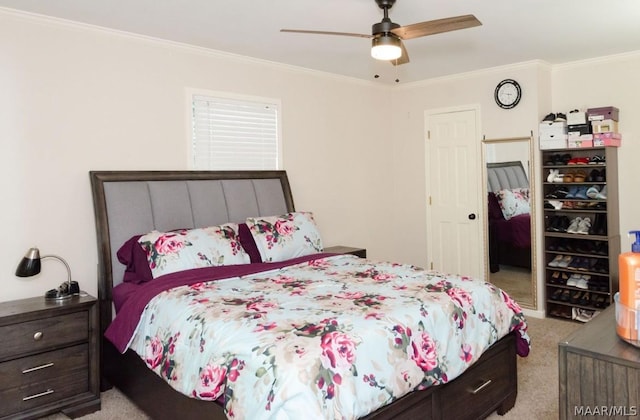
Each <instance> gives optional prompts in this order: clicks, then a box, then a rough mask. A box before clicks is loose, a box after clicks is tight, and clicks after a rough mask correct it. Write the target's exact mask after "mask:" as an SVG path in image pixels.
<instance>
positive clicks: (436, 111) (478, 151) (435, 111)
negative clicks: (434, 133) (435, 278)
mask: <svg viewBox="0 0 640 420" xmlns="http://www.w3.org/2000/svg"><path fill="white" fill-rule="evenodd" d="M463 111H473V112H474V115H475V126H476V132H475V138H476V142H475V155H476V157H477V158H478V159H481V158H482V128H481V127H480V124H481V121H482V119H481V114H480V105H479V104H469V105H459V106H452V107H444V108H432V109H426V110H425V111H424V145H425V148H424V162H425V165H424V166H425V173H424V177H425V178H424V179H425V189H426V197H427V203H426V204H427V205H426V208H427V211H426V227H427V232H426V233H427V261H428V264H427V265H428V267H427V268H428V269H433V249H434V248H433V237H432V235H429V232H432V231H433V220H432V217H433V215H432V211H431V205H430V203H429V198H430V197H431V177H430V174H431V160H430V159H429V156H430V152H431V143H430V139H429V129H430V120H431V117H432V116H434V115H441V114H450V113H454V112H463ZM479 169H480V172H482V167H481V165H480V166H479ZM476 179H477V182H476V191H478V194H477V197H476V199H477V203H478V209H477V213H476V214H478V218H479V219H480V220H479V221H481V220H484V218H485V207H486V206H483V205H482V203H483V201H482V191H484V189H483V188H482V173H479V174H477V176H476ZM478 235H479V236H478V243H479V244H480V246H481V247H480V249H479V250H478V252H479V255H478V261H479V266H478V271H477V272H478V273H482V276H486V274H485V273H486V261H485V257H484V256H485V252H486V244H485V243H484V227H483V225H482V224H481V223H478ZM461 274H464V273H461ZM483 280H486V279H483Z"/></svg>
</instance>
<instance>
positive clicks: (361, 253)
mask: <svg viewBox="0 0 640 420" xmlns="http://www.w3.org/2000/svg"><path fill="white" fill-rule="evenodd" d="M324 252H330V253H333V254H351V255H355V256H356V257H360V258H367V250H366V248H354V247H351V246H342V245H336V246H328V247H326V248H325V249H324Z"/></svg>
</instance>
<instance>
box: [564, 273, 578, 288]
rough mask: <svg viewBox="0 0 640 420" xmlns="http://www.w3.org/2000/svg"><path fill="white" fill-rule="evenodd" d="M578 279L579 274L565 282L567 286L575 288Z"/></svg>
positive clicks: (571, 276)
mask: <svg viewBox="0 0 640 420" xmlns="http://www.w3.org/2000/svg"><path fill="white" fill-rule="evenodd" d="M579 279H580V274H572V275H570V276H569V279H568V280H567V286H571V287H576V285H577V284H578V280H579Z"/></svg>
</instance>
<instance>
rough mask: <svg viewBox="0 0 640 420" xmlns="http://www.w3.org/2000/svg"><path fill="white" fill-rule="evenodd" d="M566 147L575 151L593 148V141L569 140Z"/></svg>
mask: <svg viewBox="0 0 640 420" xmlns="http://www.w3.org/2000/svg"><path fill="white" fill-rule="evenodd" d="M567 145H568V146H569V148H570V149H576V148H581V147H593V140H571V139H569V140H568V141H567Z"/></svg>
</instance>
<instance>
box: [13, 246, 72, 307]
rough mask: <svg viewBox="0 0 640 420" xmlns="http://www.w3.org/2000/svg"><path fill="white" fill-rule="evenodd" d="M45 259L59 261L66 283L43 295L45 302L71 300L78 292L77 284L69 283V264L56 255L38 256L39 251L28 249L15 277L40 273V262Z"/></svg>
mask: <svg viewBox="0 0 640 420" xmlns="http://www.w3.org/2000/svg"><path fill="white" fill-rule="evenodd" d="M45 258H53V259H55V260H58V261H60V262H61V263H62V264H64V266H65V267H66V269H67V281H66V282H64V283H62V284H61V285H60V287H58V288H57V289H51V290H49V291H47V293H45V295H44V297H45V299H47V300H53V301H62V300H66V299H69V298H71V297H72V296H73V295H74V294H78V293H79V292H80V290H79V288H78V283H77V282H75V281H73V282H72V281H71V269H70V268H69V264H67V262H66V261H65V260H64V259H62V258H61V257H58V256H57V255H44V256H42V257H41V256H40V250H39V249H38V248H30V249H29V251H27V253H26V254H25V256H24V258H22V261H20V264H18V268H16V276H18V277H31V276H35V275H36V274H38V273H39V272H40V260H43V259H45Z"/></svg>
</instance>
